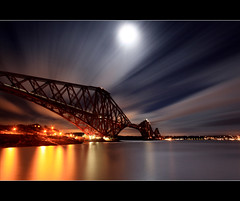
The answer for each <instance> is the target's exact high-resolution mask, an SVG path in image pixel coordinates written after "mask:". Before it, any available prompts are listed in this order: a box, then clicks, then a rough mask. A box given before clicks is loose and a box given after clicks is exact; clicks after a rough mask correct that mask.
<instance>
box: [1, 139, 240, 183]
mask: <svg viewBox="0 0 240 201" xmlns="http://www.w3.org/2000/svg"><path fill="white" fill-rule="evenodd" d="M112 179H113V180H189V179H190V180H194V179H197V180H199V179H200V180H206V179H207V180H211V179H214V180H215V179H223V180H224V179H230V180H231V179H238V180H239V179H240V143H239V142H194V141H192V142H176V141H175V142H166V141H162V142H153V141H152V142H150V141H146V142H143V141H141V142H140V141H138V142H137V141H136V142H133V141H131V142H116V143H112V142H110V143H105V142H104V143H101V142H90V143H84V144H78V145H63V146H38V147H37V146H36V147H14V148H13V147H12V148H0V180H112Z"/></svg>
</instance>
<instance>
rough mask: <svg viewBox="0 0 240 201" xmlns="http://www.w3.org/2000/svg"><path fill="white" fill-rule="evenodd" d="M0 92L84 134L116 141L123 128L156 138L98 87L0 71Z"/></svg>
mask: <svg viewBox="0 0 240 201" xmlns="http://www.w3.org/2000/svg"><path fill="white" fill-rule="evenodd" d="M0 90H1V91H4V92H7V93H10V94H14V95H16V96H19V97H21V98H24V99H26V100H28V101H31V102H33V103H36V104H38V105H41V106H42V107H44V108H47V109H49V110H51V111H52V112H54V113H56V114H58V115H60V116H61V117H63V118H64V119H66V120H68V121H69V122H71V123H72V124H74V125H75V126H77V127H78V128H79V129H80V130H81V131H82V132H83V133H85V134H88V135H99V136H110V137H113V138H116V137H117V135H118V134H119V133H120V131H121V130H123V129H124V128H126V127H131V128H135V129H137V130H139V131H140V133H141V135H142V136H143V138H145V139H156V138H159V137H160V133H159V130H158V128H156V129H155V131H153V129H152V127H151V124H150V122H149V121H148V120H144V121H143V122H141V123H140V124H133V123H131V121H130V120H129V119H128V117H127V116H126V115H125V114H124V112H123V111H122V110H121V108H120V107H119V106H118V105H117V103H116V102H115V101H114V100H113V98H112V97H111V96H110V93H109V92H107V91H106V90H104V89H103V88H101V87H94V86H85V85H80V84H74V83H68V82H63V81H58V80H52V79H46V78H41V77H35V76H29V75H23V74H18V73H11V72H5V71H0Z"/></svg>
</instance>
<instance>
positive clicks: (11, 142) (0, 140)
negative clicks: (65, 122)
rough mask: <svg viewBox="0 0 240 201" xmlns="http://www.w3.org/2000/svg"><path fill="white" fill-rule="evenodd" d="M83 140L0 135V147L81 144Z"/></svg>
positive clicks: (61, 137)
mask: <svg viewBox="0 0 240 201" xmlns="http://www.w3.org/2000/svg"><path fill="white" fill-rule="evenodd" d="M83 142H84V138H79V139H75V138H70V137H66V136H47V135H22V134H0V147H25V146H45V145H66V144H81V143H83Z"/></svg>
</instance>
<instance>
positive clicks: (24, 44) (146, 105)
mask: <svg viewBox="0 0 240 201" xmlns="http://www.w3.org/2000/svg"><path fill="white" fill-rule="evenodd" d="M126 23H129V24H132V25H134V26H135V28H136V29H137V30H138V34H139V38H138V41H137V43H136V44H134V45H132V46H127V45H125V44H123V43H120V41H119V38H118V32H119V29H120V27H121V26H122V25H123V24H126ZM0 70H3V71H10V72H16V73H22V74H27V75H33V76H39V77H45V78H50V79H56V80H62V81H67V82H73V83H78V84H83V85H92V86H99V87H103V88H104V89H106V90H107V91H109V92H110V93H111V95H112V97H113V99H114V100H115V101H116V102H117V104H118V105H119V106H120V107H121V108H122V110H123V111H124V113H125V114H126V115H127V116H128V118H129V119H130V120H131V122H133V123H140V122H141V121H143V120H144V119H146V118H147V119H148V120H149V121H150V122H151V123H152V126H153V128H155V127H158V128H159V130H160V133H161V134H162V135H219V134H233V135H234V134H240V21H0ZM12 123H15V124H17V123H40V124H54V125H56V126H57V127H60V128H62V129H68V128H69V129H73V128H75V126H73V125H72V124H70V123H69V122H67V121H66V120H63V119H62V118H61V117H60V116H58V115H56V114H54V113H52V112H50V111H48V110H46V109H44V108H42V107H41V106H38V105H36V104H34V103H30V102H28V101H25V100H24V99H21V98H18V97H16V96H13V95H9V94H7V93H4V92H0V124H12Z"/></svg>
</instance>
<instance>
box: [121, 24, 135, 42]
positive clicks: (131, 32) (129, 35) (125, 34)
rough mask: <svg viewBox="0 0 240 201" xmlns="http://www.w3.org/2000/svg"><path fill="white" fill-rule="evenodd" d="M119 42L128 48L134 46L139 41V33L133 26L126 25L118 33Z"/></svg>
mask: <svg viewBox="0 0 240 201" xmlns="http://www.w3.org/2000/svg"><path fill="white" fill-rule="evenodd" d="M118 39H119V42H120V43H121V44H123V45H126V46H132V45H134V44H136V43H137V42H138V40H139V32H138V30H137V28H136V27H135V26H134V25H132V24H124V25H122V26H121V27H120V28H119V31H118Z"/></svg>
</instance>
